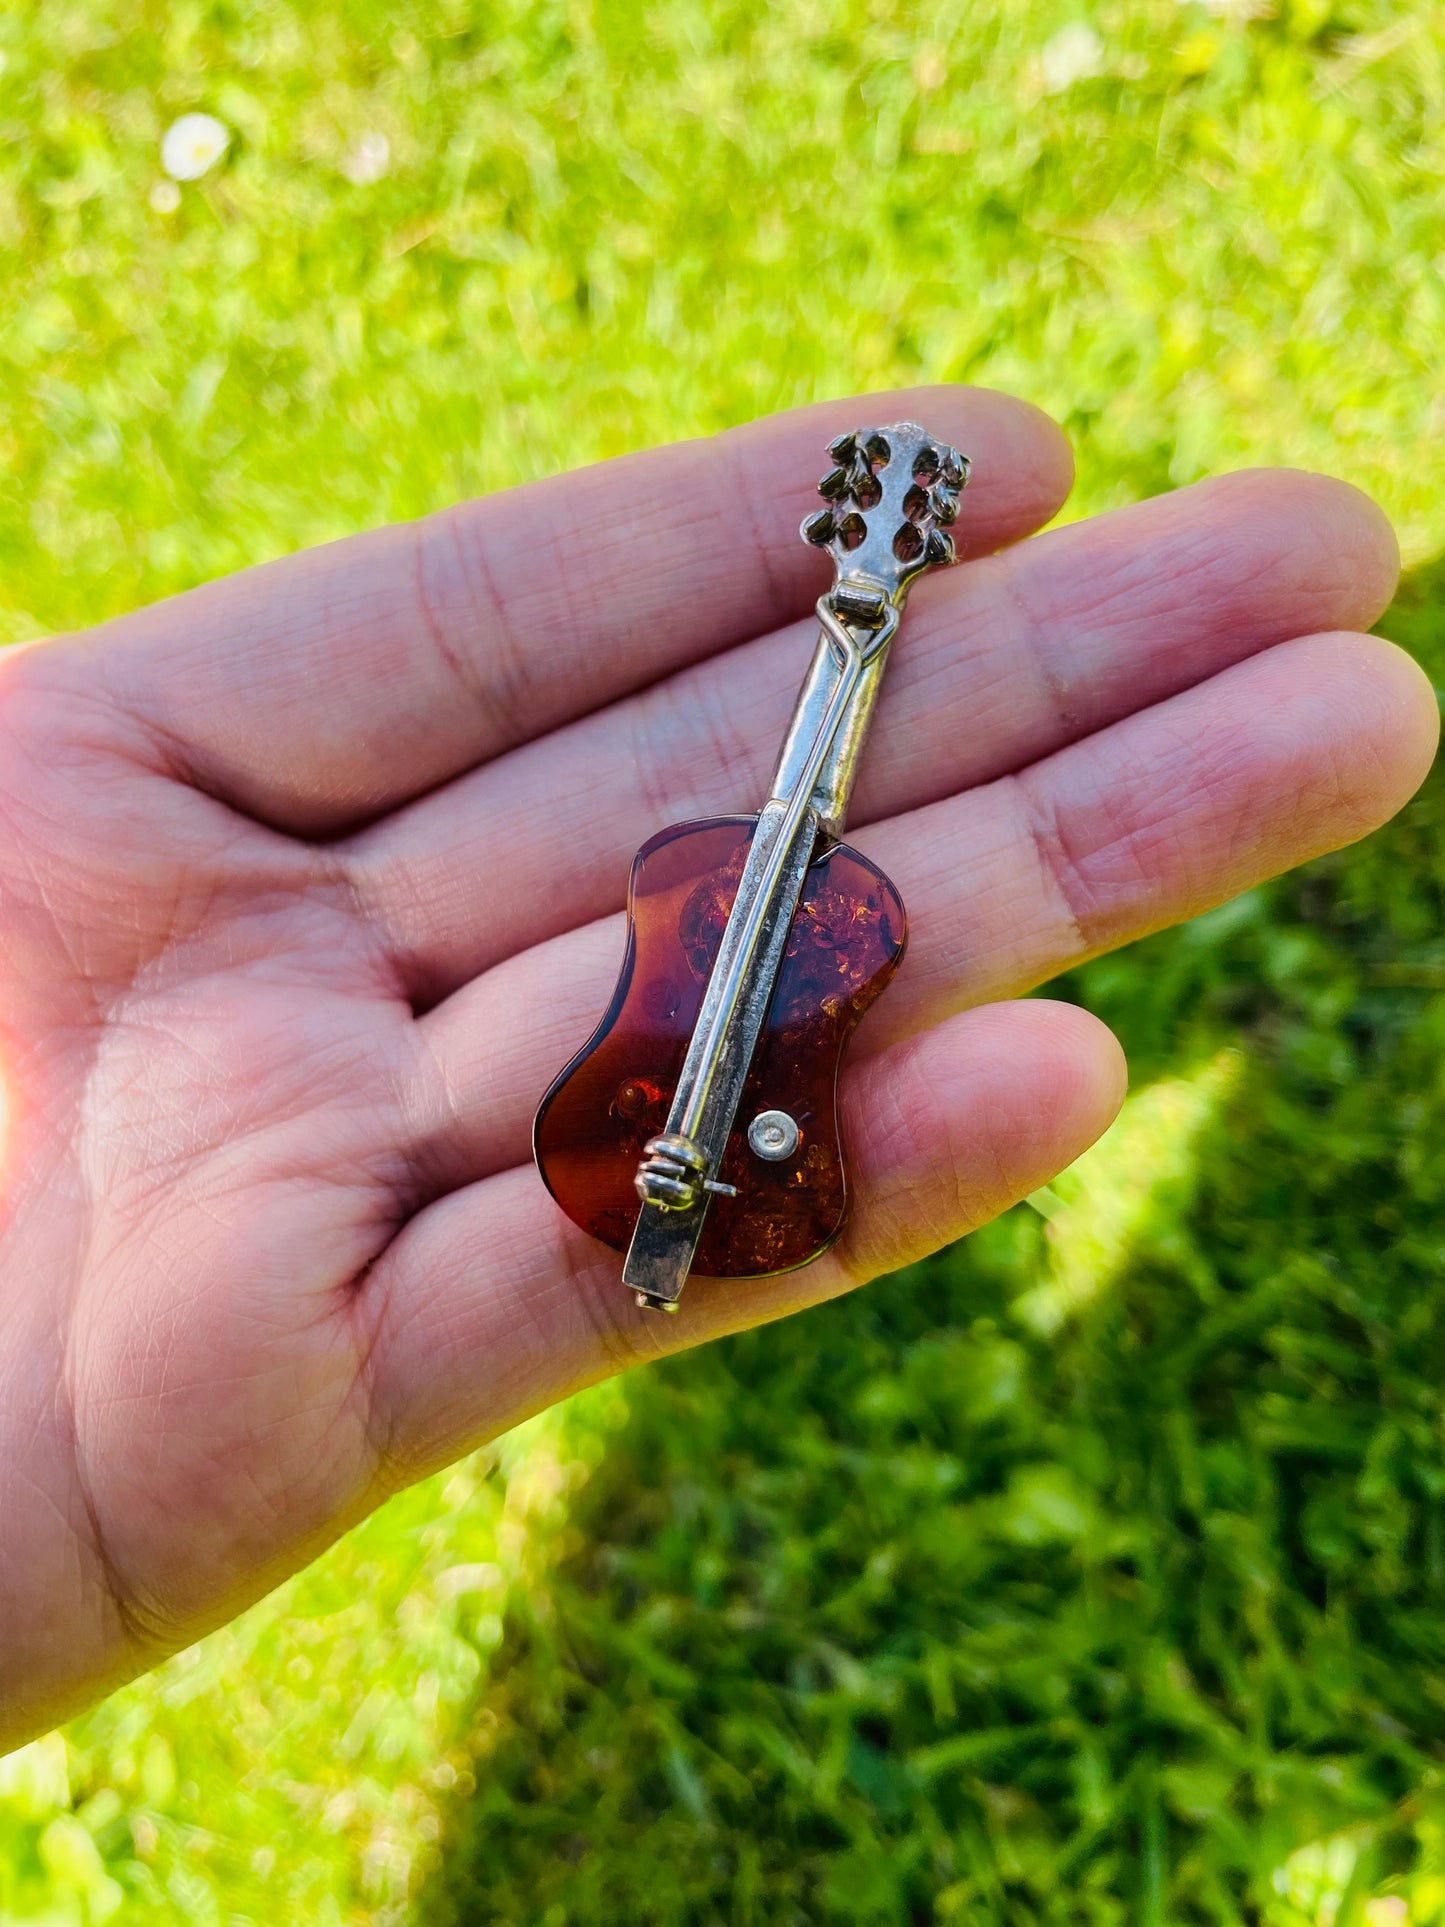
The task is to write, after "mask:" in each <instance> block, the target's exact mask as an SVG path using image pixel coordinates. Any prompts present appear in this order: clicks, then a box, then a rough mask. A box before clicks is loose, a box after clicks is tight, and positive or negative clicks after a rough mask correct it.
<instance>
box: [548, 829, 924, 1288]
mask: <svg viewBox="0 0 1445 1927" xmlns="http://www.w3.org/2000/svg"><path fill="white" fill-rule="evenodd" d="M755 821H756V819H755V818H753V817H750V816H721V817H711V818H708V819H707V820H706V821H703V822H700V823H680V824H675V825H674V826H673V827H672V828H671V829H667V830H663V831H661V832H660V834H658V835H657V836H654V837H652V838H650V839H649V841H648V842H646V843H644V844H643V846H642V848H641V850H639V851H638V853H637V857H636V860H635V861H634V863H633V866H632V879H631V883H630V886H629V890H628V904H627V918H628V920H627V954H626V957H625V958H624V961H623V965H622V974H621V976H620V977H619V978H618V980H617V988H616V989H615V990H614V992H613V994H612V1001H611V1003H610V1004H609V1006H608V1008H607V1012H606V1014H605V1016H604V1017H603V1018H602V1021H601V1023H600V1024H599V1025H598V1026H597V1029H596V1031H595V1032H594V1033H593V1035H592V1037H591V1039H590V1040H589V1042H588V1043H587V1044H586V1045H585V1046H584V1047H583V1048H582V1049H581V1050H580V1051H579V1052H578V1053H577V1055H576V1057H574V1058H573V1059H572V1062H571V1063H570V1064H569V1065H568V1066H567V1068H566V1069H565V1070H564V1071H563V1072H562V1074H561V1075H560V1076H559V1077H558V1078H557V1080H556V1082H555V1083H554V1084H553V1085H552V1088H551V1089H550V1090H549V1091H548V1093H547V1095H546V1097H545V1098H544V1099H543V1100H542V1106H541V1109H540V1110H539V1111H538V1113H537V1124H536V1152H537V1163H538V1166H539V1168H540V1170H541V1172H542V1176H543V1178H544V1180H545V1181H546V1184H547V1188H548V1190H550V1191H551V1193H552V1195H553V1197H554V1198H555V1199H556V1200H557V1202H558V1204H560V1205H561V1207H562V1209H563V1210H564V1211H565V1212H566V1213H567V1215H568V1217H569V1218H572V1219H573V1220H574V1221H575V1222H576V1223H577V1224H579V1225H581V1226H582V1228H583V1230H584V1231H589V1232H591V1234H592V1236H593V1237H594V1238H600V1239H601V1240H602V1242H603V1243H604V1244H608V1245H611V1246H612V1247H613V1249H614V1250H616V1251H625V1250H626V1249H627V1246H628V1243H629V1242H630V1240H631V1237H632V1231H633V1227H634V1225H635V1224H636V1223H637V1217H638V1213H639V1211H640V1210H641V1204H640V1202H639V1200H638V1196H637V1192H636V1191H635V1189H634V1188H633V1179H634V1178H635V1177H636V1174H637V1166H638V1163H639V1161H640V1160H641V1158H642V1153H643V1146H644V1145H645V1144H646V1142H647V1140H648V1139H649V1138H651V1137H655V1136H657V1135H658V1133H659V1132H661V1131H663V1130H664V1129H665V1128H666V1125H667V1112H668V1107H669V1105H670V1104H671V1102H672V1095H673V1091H674V1089H675V1088H676V1085H677V1080H678V1077H679V1075H680V1073H681V1070H682V1062H683V1058H684V1056H685V1055H686V1052H687V1046H688V1040H689V1038H690V1037H691V1035H692V1031H693V1026H694V1025H695V1023H696V1022H697V1015H698V1009H699V1006H700V1005H701V1003H702V997H703V991H704V990H705V989H706V987H707V980H708V976H709V973H710V972H711V970H712V966H713V960H714V959H715V958H716V956H717V951H718V944H719V942H720V941H721V938H722V932H723V926H724V924H725V923H726V922H727V917H728V912H729V910H730V909H731V908H732V903H733V898H734V896H735V895H736V893H737V887H738V879H739V877H740V876H741V874H742V868H743V862H744V860H745V858H746V856H747V852H748V845H749V842H750V841H751V838H752V834H753V829H754V825H755ZM906 929H907V926H906V921H905V917H904V912H903V905H902V903H901V901H900V900H899V896H898V892H897V891H896V890H895V889H894V888H893V885H892V884H891V883H890V882H889V881H888V879H887V877H885V876H884V875H883V873H882V871H881V870H878V869H875V868H874V866H873V865H872V864H871V863H869V862H868V860H867V859H866V858H865V857H863V856H860V855H859V853H858V852H857V851H856V850H852V849H849V848H848V846H847V845H846V844H842V843H835V844H832V845H830V846H827V847H824V848H820V850H819V852H818V854H817V855H816V856H815V857H814V859H813V862H812V864H811V866H810V867H809V870H808V874H807V878H806V880H805V882H804V885H803V894H802V898H801V901H800V903H799V907H798V911H797V915H796V916H795V917H794V919H793V926H792V930H791V932H790V934H789V938H788V948H787V953H786V956H785V957H784V960H783V966H782V969H781V971H780V972H779V975H778V981H777V983H776V985H775V987H774V990H773V996H772V1001H771V1002H770V1004H769V1006H768V1014H767V1019H766V1022H765V1024H764V1028H763V1033H762V1036H761V1037H760V1038H759V1040H758V1047H757V1050H756V1051H755V1053H754V1055H753V1064H752V1069H751V1071H750V1073H749V1076H748V1081H747V1085H746V1087H745V1089H744V1092H743V1100H742V1103H741V1105H740V1106H739V1108H738V1115H737V1122H736V1126H735V1128H734V1130H733V1133H732V1135H731V1137H730V1138H729V1139H728V1147H727V1151H726V1153H725V1155H724V1157H723V1162H722V1168H721V1170H720V1171H719V1173H718V1177H719V1179H720V1180H721V1182H723V1183H724V1184H731V1185H733V1186H735V1187H736V1189H737V1193H738V1195H737V1197H736V1198H727V1197H720V1196H719V1197H714V1198H713V1200H712V1203H711V1205H710V1206H709V1208H708V1215H707V1221H706V1223H705V1224H704V1226H703V1233H702V1241H701V1243H700V1245H699V1246H698V1251H697V1258H696V1260H695V1262H694V1265H693V1270H694V1272H695V1273H700V1274H702V1275H704V1276H707V1277H714V1278H749V1277H758V1276H761V1275H766V1274H769V1273H772V1272H777V1271H790V1270H792V1268H793V1267H794V1266H795V1265H803V1264H807V1263H808V1261H809V1260H810V1259H812V1258H816V1257H817V1256H818V1254H819V1253H820V1252H822V1251H824V1250H826V1249H827V1247H828V1246H829V1245H830V1244H831V1243H832V1242H833V1240H834V1239H835V1238H836V1237H837V1236H838V1233H839V1232H840V1231H841V1230H842V1228H843V1221H844V1218H845V1217H846V1215H847V1209H848V1190H847V1181H846V1179H845V1176H844V1171H843V1153H842V1146H841V1143H840V1139H839V1130H838V1114H837V1101H836V1090H837V1081H838V1068H839V1065H840V1063H841V1060H842V1056H843V1052H844V1050H845V1048H846V1046H847V1043H848V1039H849V1038H850V1037H851V1036H852V1034H853V1032H854V1030H855V1029H856V1028H857V1025H858V1022H859V1019H860V1018H861V1017H862V1015H863V1013H864V1011H866V1010H867V1008H868V1006H869V1005H870V1004H871V1003H872V1002H873V1000H874V998H875V997H877V995H878V994H879V992H880V991H881V990H882V989H883V987H884V986H885V984H887V982H888V980H889V979H890V978H891V977H892V975H893V973H894V971H896V970H897V968H898V963H899V959H900V958H901V957H902V955H903V946H904V942H905V939H906ZM772 1110H778V1111H786V1112H787V1113H788V1115H789V1116H790V1117H792V1118H793V1119H794V1121H795V1122H796V1123H797V1125H798V1126H799V1129H800V1132H801V1136H800V1138H799V1142H798V1146H797V1149H796V1151H795V1152H793V1153H792V1154H791V1155H790V1156H789V1157H787V1158H786V1159H784V1160H782V1161H780V1162H770V1161H768V1160H767V1159H765V1158H761V1157H759V1156H758V1155H757V1154H756V1153H755V1152H754V1151H753V1150H752V1149H751V1148H750V1146H749V1144H748V1140H747V1127H748V1125H749V1124H750V1123H751V1122H752V1120H753V1118H755V1117H756V1116H757V1115H758V1113H759V1112H760V1111H772Z"/></svg>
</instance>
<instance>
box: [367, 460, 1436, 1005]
mask: <svg viewBox="0 0 1445 1927" xmlns="http://www.w3.org/2000/svg"><path fill="white" fill-rule="evenodd" d="M1397 568H1398V552H1397V550H1396V546H1395V540H1394V536H1393V533H1392V532H1391V529H1390V526H1389V524H1388V522H1387V521H1386V520H1385V518H1384V516H1383V515H1382V514H1381V513H1380V511H1379V510H1378V509H1377V508H1376V507H1375V505H1374V504H1373V503H1372V502H1371V501H1370V500H1369V499H1368V497H1366V496H1364V495H1361V494H1360V493H1359V491H1358V490H1356V489H1353V488H1350V487H1349V486H1347V485H1346V484H1345V483H1343V482H1335V481H1331V480H1329V479H1328V478H1326V477H1324V476H1316V475H1303V474H1297V473H1292V472H1290V471H1288V470H1278V471H1258V472H1252V473H1245V474H1240V475H1234V476H1229V477H1226V478H1223V479H1220V480H1218V481H1213V482H1205V483H1201V484H1199V485H1198V486H1197V487H1195V488H1191V489H1184V490H1180V491H1179V492H1178V493H1177V494H1174V495H1167V496H1161V497H1159V498H1158V499H1157V500H1154V501H1151V502H1144V503H1140V504H1139V505H1138V506H1136V507H1133V508H1128V509H1123V510H1120V511H1118V512H1116V513H1115V514H1112V515H1106V516H1100V517H1098V518H1096V519H1095V520H1093V521H1090V522H1085V523H1079V524H1076V525H1074V526H1072V527H1069V528H1065V529H1059V530H1056V531H1054V532H1053V533H1051V534H1048V535H1043V536H1039V537H1038V538H1036V539H1035V540H1034V541H1031V542H1025V543H1022V544H1020V545H1019V546H1017V547H1015V548H1013V549H1010V550H1008V551H1007V552H1005V553H1004V554H1001V555H997V556H992V557H990V558H988V559H987V560H984V561H980V562H975V563H971V564H969V565H968V566H967V567H966V568H963V569H959V570H956V571H954V572H953V573H952V574H951V575H947V576H944V577H942V578H940V579H938V580H937V581H935V582H932V583H928V584H925V585H924V586H923V588H922V589H920V591H919V592H918V593H917V595H916V597H915V600H914V604H913V607H912V608H911V610H910V613H909V619H908V625H907V627H906V629H905V630H904V632H903V635H902V637H901V638H900V640H899V642H898V644H897V646H896V648H895V650H894V652H893V659H892V661H891V662H890V664H889V668H888V679H887V681H886V683H885V685H884V690H883V695H882V698H881V701H880V706H879V716H878V719H877V722H876V724H875V726H874V729H873V731H872V733H871V735H870V738H869V747H868V754H867V757H866V758H865V760H864V767H863V776H862V781H861V784H860V789H859V794H858V798H857V801H856V804H855V807H854V809H853V812H852V817H853V822H854V824H855V825H857V824H862V823H867V822H869V821H870V820H874V819H877V818H879V817H883V816H887V815H892V814H895V813H897V812H898V811H901V810H908V809H914V808H917V807H918V806H919V805H921V804H924V803H928V802H932V801H934V800H935V799H936V798H938V797H941V796H946V795H949V794H951V793H953V792H954V791H956V790H959V789H963V788H967V787H968V786H970V785H972V784H976V783H980V782H986V781H988V780H989V779H991V778H993V777H997V776H998V775H1000V774H1002V773H1003V772H1005V771H1008V770H1013V769H1018V768H1021V767H1023V766H1025V765H1026V764H1028V763H1030V762H1032V761H1034V760H1036V759H1037V758H1039V757H1040V756H1044V755H1047V754H1048V753H1049V752H1051V751H1052V750H1055V749H1057V748H1058V747H1059V746H1060V745H1061V744H1063V743H1067V742H1071V741H1074V740H1076V739H1077V738H1079V737H1081V736H1085V735H1087V734H1088V733H1089V732H1090V731H1091V730H1096V729H1099V728H1101V727H1103V726H1105V725H1107V724H1109V723H1112V722H1115V721H1117V720H1118V719H1119V718H1120V717H1122V716H1125V715H1127V714H1129V713H1130V712H1131V711H1132V710H1135V709H1138V708H1143V707H1146V706H1147V705H1148V704H1150V703H1152V702H1157V701H1159V700H1160V699H1161V698H1163V697H1166V696H1169V695H1172V694H1174V693H1176V692H1177V691H1179V690H1181V689H1184V688H1187V687H1189V686H1190V685H1191V684H1192V683H1194V682H1197V681H1199V680H1200V679H1201V678H1203V677H1206V676H1208V675H1210V674H1212V673H1213V672H1215V671H1216V670H1218V669H1221V668H1224V667H1225V666H1227V665H1228V664H1230V663H1233V662H1237V661H1239V660H1241V659H1242V658H1244V657H1247V656H1249V655H1251V654H1253V653H1254V652H1255V651H1257V650H1260V649H1263V648H1267V647H1269V646H1270V645H1271V644H1274V643H1278V642H1281V641H1284V640H1285V639H1286V638H1288V637H1291V636H1297V635H1301V634H1305V633H1308V632H1310V631H1312V630H1315V629H1326V628H1364V627H1366V626H1368V625H1369V624H1370V623H1371V622H1373V621H1374V620H1375V618H1376V617H1377V616H1378V614H1379V613H1380V611H1381V610H1382V609H1383V608H1384V607H1385V606H1386V604H1387V603H1388V601H1389V598H1390V595H1391V593H1392V591H1393V589H1394V584H1395V579H1396V575H1397ZM930 591H931V593H930ZM815 630H816V624H807V625H803V626H800V627H798V628H796V629H792V630H789V631H786V632H785V633H783V634H782V635H779V636H774V637H770V638H767V639H763V640H759V641H756V642H753V643H750V644H746V645H744V646H742V647H740V648H738V649H735V650H731V651H729V652H727V653H726V654H725V655H722V656H717V657H714V658H712V659H711V660H710V661H708V662H706V663H703V664H699V665H696V666H694V667H692V668H690V669H687V670H685V671H683V672H681V673H680V674H678V675H677V676H674V677H672V678H671V679H669V680H668V681H667V682H665V683H663V684H659V685H657V686H655V687H654V688H652V689H650V690H647V691H645V692H644V693H642V694H641V695H638V696H635V697H632V698H629V699H625V700H623V701H621V702H619V703H615V704H613V705H611V706H610V707H608V708H607V709H605V710H602V711H598V712H596V713H594V714H593V715H591V716H589V717H587V718H585V719H584V720H582V721H580V722H578V723H576V724H575V725H573V726H572V727H571V728H569V729H567V730H565V731H563V732H561V733H560V734H558V735H556V736H553V737H551V738H549V739H547V740H546V741H545V742H537V743H533V744H529V745H527V746H526V747H525V748H522V749H519V750H517V751H516V752H514V753H513V754H511V755H508V756H504V757H501V758H499V759H498V760H497V761H495V762H493V763H491V764H488V765H487V766H485V767H484V768H481V769H478V770H474V771H472V772H471V773H470V774H468V775H466V776H463V777H460V778H458V779H457V780H456V781H455V782H454V783H452V784H450V785H448V786H447V787H446V788H444V789H442V790H439V791H437V792H435V793H434V794H432V795H430V796H427V797H423V798H421V799H419V800H418V801H417V802H416V803H414V804H412V805H410V806H409V807H408V808H406V809H404V810H401V811H398V812H397V813H396V814H395V815H393V816H392V817H390V818H388V819H387V820H386V821H385V822H383V823H380V824H377V825H376V826H375V827H374V828H373V829H371V830H368V831H366V832H364V833H363V834H362V835H361V836H360V837H359V838H357V839H356V840H355V841H354V842H353V843H352V844H351V845H350V846H349V847H348V849H347V851H346V852H345V855H346V858H347V861H348V864H349V867H350V870H351V873H352V877H353V880H354V882H355V885H356V888H357V890H358V893H359V895H360V898H361V901H362V903H363V905H364V906H365V907H366V908H367V909H368V910H369V912H370V913H371V915H372V916H373V918H374V920H375V921H376V922H377V923H378V924H379V926H380V927H381V929H382V931H383V933H384V940H385V942H386V943H387V945H388V948H389V949H390V951H391V952H392V954H393V956H394V957H395V958H396V959H397V961H398V963H399V967H400V969H401V972H402V975H403V977H404V979H405V981H406V982H407V983H408V986H409V988H410V990H411V993H412V995H413V997H414V998H415V999H416V1000H417V1001H418V1002H421V1003H430V1002H435V1001H436V1000H437V999H438V998H439V997H441V996H443V995H445V994H446V993H447V992H448V991H450V990H452V989H454V988H455V987H456V986H457V985H458V984H460V983H463V982H465V981H466V980H467V979H468V978H469V977H472V976H474V975H476V973H477V972H478V971H480V970H482V969H484V968H486V967H487V966H488V965H490V964H492V963H495V962H497V961H498V960H499V959H500V958H502V957H505V956H507V955H509V954H510V953H511V952H512V951H514V950H518V949H522V948H524V947H526V946H528V945H531V944H535V943H538V942H540V941H542V940H543V939H544V938H546V937H549V936H553V935H555V934H556V933H557V932H559V931H561V930H565V929H568V928H571V927H573V926H575V925H577V924H580V923H584V922H586V921H588V920H589V919H591V918H594V917H599V916H602V915H605V914H606V912H607V911H609V910H614V909H616V908H618V907H619V906H620V904H621V902H622V900H623V890H624V887H625V881H626V877H627V870H628V864H629V861H630V858H631V856H632V853H633V851H634V850H635V849H636V848H637V846H638V845H639V844H640V843H641V842H642V841H643V840H644V838H645V837H647V836H648V835H649V834H651V832H652V831H654V830H656V829H657V828H659V827H660V826H661V825H663V824H665V823H669V822H675V821H678V820H682V819H686V818H689V817H693V816H703V815H708V814H712V813H715V812H719V811H723V812H726V811H733V810H740V809H752V808H756V807H757V806H758V805H759V804H760V802H761V801H762V799H763V797H764V796H765V795H766V794H767V787H768V783H769V779H770V777H771V775H772V767H773V761H774V758H775V757H776V754H777V745H778V742H779V740H780V738H781V735H782V732H783V729H784V726H785V723H786V721H787V717H788V713H789V710H790V708H791V705H792V702H793V699H794V696H795V693H796V690H797V687H798V683H799V681H800V679H801V675H802V671H803V666H804V664H805V663H806V661H807V658H808V652H809V650H810V648H811V646H812V640H813V635H814V632H815Z"/></svg>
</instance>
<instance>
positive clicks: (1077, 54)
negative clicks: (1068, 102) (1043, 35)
mask: <svg viewBox="0 0 1445 1927" xmlns="http://www.w3.org/2000/svg"><path fill="white" fill-rule="evenodd" d="M1039 68H1040V70H1041V72H1042V74H1043V78H1044V86H1045V87H1046V88H1047V89H1048V91H1049V92H1050V93H1051V94H1061V93H1063V91H1064V89H1065V88H1066V87H1072V86H1073V84H1074V82H1075V81H1076V80H1090V79H1092V78H1093V76H1094V75H1095V74H1098V73H1102V72H1103V70H1104V43H1103V41H1102V40H1101V39H1100V38H1099V36H1098V35H1097V34H1096V33H1095V32H1094V29H1093V28H1092V27H1090V26H1087V25H1086V24H1085V23H1084V22H1083V21H1082V20H1075V21H1074V22H1073V23H1072V24H1071V25H1070V26H1067V27H1060V29H1059V31H1058V32H1057V33H1056V34H1055V35H1054V37H1053V39H1052V40H1050V41H1049V42H1048V44H1047V46H1046V47H1045V48H1044V51H1043V53H1042V54H1041V55H1040V57H1039Z"/></svg>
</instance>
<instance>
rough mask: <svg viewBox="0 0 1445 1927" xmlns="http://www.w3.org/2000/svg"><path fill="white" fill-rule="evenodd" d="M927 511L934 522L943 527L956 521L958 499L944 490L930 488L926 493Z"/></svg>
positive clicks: (947, 490)
mask: <svg viewBox="0 0 1445 1927" xmlns="http://www.w3.org/2000/svg"><path fill="white" fill-rule="evenodd" d="M928 509H929V513H930V514H931V515H932V516H933V519H934V520H935V521H936V522H942V523H943V524H944V526H945V527H947V526H948V525H949V523H951V522H956V521H957V520H958V497H957V496H956V495H955V494H953V493H952V491H951V490H949V489H946V488H931V489H930V490H929V491H928Z"/></svg>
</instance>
